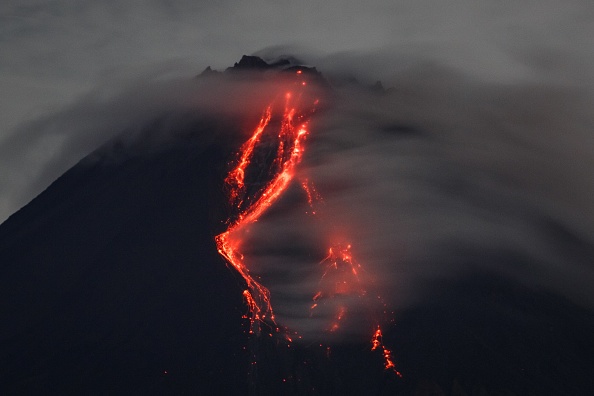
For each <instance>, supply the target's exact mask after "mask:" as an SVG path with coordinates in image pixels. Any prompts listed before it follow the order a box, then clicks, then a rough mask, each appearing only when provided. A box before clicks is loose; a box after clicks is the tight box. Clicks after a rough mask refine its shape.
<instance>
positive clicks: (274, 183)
mask: <svg viewBox="0 0 594 396" xmlns="http://www.w3.org/2000/svg"><path fill="white" fill-rule="evenodd" d="M301 74H302V73H301V70H299V71H298V72H297V75H299V76H300V75H301ZM300 82H302V81H298V82H297V84H298V85H301V84H299V83H300ZM301 96H302V95H301V92H297V94H295V93H294V92H292V91H289V92H286V93H285V95H284V97H285V103H284V108H283V109H282V110H280V111H279V109H278V108H279V106H278V105H277V103H275V102H276V101H273V103H271V104H270V105H268V106H267V107H266V109H265V110H264V112H263V114H262V117H261V119H260V122H259V124H258V126H257V127H256V128H255V129H254V131H253V133H252V135H251V137H250V138H249V139H248V140H247V141H246V142H245V143H244V144H243V145H242V146H241V148H240V150H239V156H238V159H237V161H236V164H235V166H234V167H233V169H232V170H231V171H230V172H229V174H228V175H227V177H226V178H225V184H226V186H227V190H228V194H229V202H230V205H231V207H232V210H233V211H235V212H234V213H235V216H236V217H235V218H234V220H233V218H230V219H229V220H228V223H229V227H228V229H227V230H226V231H225V232H223V233H222V234H219V235H217V236H216V237H215V241H216V244H217V249H218V252H219V254H221V255H222V256H223V257H224V258H225V259H226V260H227V262H228V263H229V264H231V265H232V266H233V267H234V268H235V269H236V270H237V271H238V272H239V274H240V275H241V276H242V277H243V279H244V280H245V282H246V286H247V289H245V290H244V291H243V296H244V299H245V302H246V304H247V307H248V313H247V314H246V315H245V317H246V318H248V319H250V321H251V324H252V325H251V327H250V333H252V332H257V331H259V322H263V321H269V322H271V323H272V324H274V325H275V327H276V323H275V321H274V311H273V310H272V305H271V303H270V292H269V291H268V289H266V288H265V287H264V286H262V285H261V284H260V283H259V282H257V281H256V280H255V279H254V278H253V277H252V276H251V275H250V272H249V269H248V268H247V267H246V265H245V263H244V257H243V255H242V254H241V253H240V247H241V243H242V236H241V231H242V230H244V229H245V228H246V227H247V226H249V225H250V224H252V223H254V222H256V221H257V220H258V218H259V217H260V216H261V215H262V213H264V211H266V209H268V208H269V207H270V206H271V205H272V204H273V203H274V201H276V199H277V198H278V197H279V196H280V195H281V194H282V193H283V191H284V190H285V189H286V188H287V186H288V185H289V183H290V181H291V180H292V178H293V176H294V173H295V166H296V165H297V164H298V163H299V161H300V160H301V157H302V155H303V141H304V140H305V138H306V136H307V134H308V125H307V117H308V116H309V114H310V113H311V112H312V111H313V105H310V106H303V104H302V103H300V99H301ZM300 107H305V108H307V107H309V111H304V110H302V108H300ZM277 113H280V114H277ZM278 118H280V120H278ZM273 119H274V120H275V123H273V122H272V121H273ZM278 123H280V125H279V126H278V129H274V128H273V125H271V124H275V126H276V124H278ZM264 137H266V142H263V140H264ZM273 148H275V150H276V152H275V153H274V160H273V161H272V163H271V164H266V165H267V166H268V167H269V168H270V175H269V180H267V181H266V183H265V185H264V186H262V187H261V188H259V189H257V191H255V192H254V191H250V192H248V188H247V186H246V183H247V182H246V173H247V172H248V171H249V170H250V167H262V166H263V164H261V163H258V161H259V160H260V159H259V157H257V154H258V153H261V152H262V150H264V151H266V150H268V151H270V150H272V149H273ZM253 182H254V184H255V183H256V182H258V183H259V182H261V180H256V181H253Z"/></svg>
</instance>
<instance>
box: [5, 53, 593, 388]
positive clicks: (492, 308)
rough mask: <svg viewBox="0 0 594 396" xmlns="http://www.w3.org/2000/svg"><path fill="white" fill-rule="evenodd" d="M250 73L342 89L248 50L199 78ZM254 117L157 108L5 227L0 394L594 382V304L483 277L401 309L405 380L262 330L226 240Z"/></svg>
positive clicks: (342, 350)
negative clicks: (236, 174)
mask: <svg viewBox="0 0 594 396" xmlns="http://www.w3.org/2000/svg"><path fill="white" fill-rule="evenodd" d="M296 67H297V69H296ZM245 70H249V71H254V70H257V72H258V73H271V72H272V73H284V72H287V71H289V72H294V71H295V70H303V71H304V72H306V73H311V75H312V76H314V77H312V78H314V79H317V81H318V82H317V83H318V84H321V85H323V86H324V89H329V88H328V86H327V85H326V84H327V83H325V82H322V81H323V80H322V77H321V76H320V75H319V73H318V72H317V71H315V69H310V68H305V67H302V66H298V65H297V66H296V65H295V63H294V61H293V60H285V61H277V62H274V63H271V64H268V63H266V62H264V61H263V60H262V59H259V58H256V57H244V58H243V59H242V60H241V61H240V62H239V63H237V64H236V65H235V66H234V67H233V68H231V69H229V70H227V71H226V72H224V73H221V74H218V72H213V71H211V70H210V69H208V70H207V72H206V73H204V74H205V76H204V77H203V78H221V79H241V78H243V77H242V73H243V72H244V71H245ZM257 116H259V114H256V115H255V117H257ZM244 121H245V120H240V119H238V118H233V117H221V116H218V115H216V114H205V113H198V114H194V113H191V112H187V111H183V112H179V113H175V114H173V113H172V114H164V115H159V116H156V117H155V119H154V120H152V121H150V122H147V124H146V125H145V127H144V128H143V130H142V132H141V133H139V134H138V135H137V136H135V137H134V138H132V139H131V138H129V137H126V136H124V135H123V136H121V137H118V138H116V139H114V140H113V141H110V142H108V143H107V144H105V145H104V146H103V147H101V148H98V149H97V150H96V151H95V152H93V153H91V154H90V155H89V156H87V157H86V158H84V159H82V160H81V161H80V162H79V163H78V164H77V165H76V166H74V167H73V168H71V169H70V170H68V171H67V172H66V173H65V174H63V175H62V176H61V177H60V178H58V179H57V180H56V181H55V182H54V183H52V184H51V186H49V187H48V188H47V189H46V190H45V191H44V192H43V193H41V194H40V195H39V196H37V197H36V198H35V199H33V200H32V201H31V202H30V203H29V204H28V205H26V206H25V207H23V208H22V209H21V210H19V211H18V212H17V213H15V214H14V215H12V216H11V217H10V218H9V219H8V220H7V221H5V222H4V223H3V224H2V225H1V226H0V393H2V394H6V395H12V394H14V395H21V394H27V395H32V394H39V395H41V394H43V395H47V394H60V395H65V394H122V395H124V394H125V395H129V394H172V395H177V394H186V395H188V394H224V395H231V394H248V393H251V394H322V395H323V394H335V395H342V394H380V395H388V394H397V395H401V394H402V395H408V394H415V395H442V394H447V395H475V394H476V395H478V394H480V395H483V394H492V395H495V394H502V395H503V394H505V395H511V394H516V395H521V394H522V395H523V394H534V395H543V394H551V395H553V394H556V395H557V394H576V395H577V394H584V395H585V394H592V393H593V392H594V382H593V379H592V373H594V359H592V357H593V356H594V338H593V337H592V334H594V316H593V315H592V313H591V312H589V311H587V310H585V309H583V308H579V307H577V306H575V305H573V304H572V303H570V302H569V301H566V300H564V299H563V298H560V297H558V296H554V295H549V294H546V293H544V292H537V291H534V290H532V289H531V288H530V287H527V286H524V285H520V284H517V283H513V282H511V281H509V280H504V279H501V278H498V277H495V276H491V275H488V274H484V273H476V274H473V275H469V277H468V278H465V279H463V280H458V281H455V282H454V281H452V282H451V283H450V284H446V285H443V288H442V289H440V290H436V291H435V292H434V293H433V294H431V295H428V296H426V297H425V298H424V299H423V300H422V301H419V302H418V304H417V305H416V306H415V307H414V308H410V309H408V310H404V311H402V312H398V313H397V318H396V322H395V324H393V325H392V327H391V328H389V329H386V330H385V332H384V333H385V335H384V342H385V343H386V344H387V345H388V346H389V347H390V348H392V349H393V351H394V353H395V356H396V360H397V364H398V367H399V370H400V371H401V372H402V374H403V378H398V377H397V376H395V375H394V374H393V373H391V372H387V371H384V369H383V367H382V365H381V356H378V355H377V354H373V353H371V351H369V346H368V345H363V344H358V343H346V342H345V343H337V344H336V345H332V353H329V352H328V349H327V347H326V345H323V346H319V345H311V344H300V343H298V342H295V343H294V344H293V345H291V346H290V348H288V347H287V343H286V342H284V341H282V342H281V341H279V340H278V339H277V336H274V337H272V336H271V337H268V334H264V333H262V334H260V335H259V336H256V335H250V334H249V333H250V331H249V330H250V323H249V320H248V319H246V312H247V310H248V306H247V305H246V301H245V298H244V296H243V295H242V292H243V290H244V289H245V287H246V286H245V280H244V279H243V278H242V277H241V276H240V275H239V274H238V273H237V271H235V269H234V268H232V267H231V266H229V265H228V263H226V262H225V260H224V259H223V258H222V257H221V255H220V254H219V253H218V252H217V245H216V243H215V236H216V235H219V234H220V233H222V232H223V231H224V230H225V228H226V225H225V221H226V219H228V218H229V217H230V216H231V217H232V214H231V215H230V213H229V211H230V210H231V209H230V208H229V205H228V202H227V197H226V195H225V185H224V181H225V178H226V176H227V173H228V171H229V163H230V162H231V161H232V159H233V156H234V155H235V153H236V151H237V150H238V148H239V147H240V146H241V144H242V143H243V140H242V138H240V137H241V136H244V135H242V129H243V128H244V127H245V124H246V123H245V122H244ZM261 177H268V175H267V174H265V173H264V176H261ZM503 259H506V260H521V258H519V257H511V256H510V257H504V258H503ZM254 351H257V355H258V356H259V359H258V360H257V361H256V362H255V363H256V364H257V365H258V370H257V371H256V372H254V369H253V368H250V366H253V365H254V362H253V361H251V359H252V356H253V355H254Z"/></svg>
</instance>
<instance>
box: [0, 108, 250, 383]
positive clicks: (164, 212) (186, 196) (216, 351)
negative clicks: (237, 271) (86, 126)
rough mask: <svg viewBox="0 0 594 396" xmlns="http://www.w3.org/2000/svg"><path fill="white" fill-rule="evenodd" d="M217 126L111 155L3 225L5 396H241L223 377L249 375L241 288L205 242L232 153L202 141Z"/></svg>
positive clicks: (111, 150) (112, 148)
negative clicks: (189, 395)
mask: <svg viewBox="0 0 594 396" xmlns="http://www.w3.org/2000/svg"><path fill="white" fill-rule="evenodd" d="M182 118H183V117H182ZM158 124H159V123H156V124H154V125H152V126H151V127H150V128H149V131H148V132H150V133H153V132H155V130H156V131H158V132H162V131H159V125H158ZM227 127H229V125H226V126H225V128H227ZM216 128H217V127H216V126H214V125H213V124H211V123H206V124H205V123H204V120H196V121H195V122H184V123H180V125H176V126H175V127H174V128H173V129H174V130H175V131H176V134H177V137H175V138H171V140H170V141H165V143H164V144H163V145H162V147H161V148H155V147H151V148H150V149H147V148H139V147H134V146H130V147H127V148H125V150H124V151H125V154H124V153H123V152H122V150H121V148H120V149H118V145H117V144H111V145H108V146H106V147H104V148H103V149H101V150H99V152H97V153H95V154H93V155H91V156H90V157H89V158H87V159H86V160H83V161H81V162H80V163H79V164H78V165H77V166H75V167H74V168H72V169H71V170H70V171H68V172H67V173H66V174H64V175H63V176H62V177H60V178H59V179H58V180H57V181H56V182H55V183H53V184H52V185H51V186H50V187H49V188H48V189H47V190H46V191H45V192H44V193H42V194H41V195H40V196H38V197H37V198H36V199H35V200H33V201H32V202H31V203H30V204H29V205H27V206H26V207H25V208H23V209H22V210H21V211H19V212H18V213H16V214H15V215H13V216H12V217H11V218H10V219H9V220H8V221H6V222H5V223H4V224H3V225H2V226H1V227H0V263H1V264H2V265H1V267H0V271H1V272H0V301H1V304H2V305H1V310H0V324H1V325H0V365H1V366H0V376H1V377H0V383H1V384H2V385H1V386H0V388H2V390H3V392H2V393H4V394H6V393H13V392H14V393H19V394H31V393H40V394H41V393H43V394H47V393H81V394H82V393H85V394H88V393H89V391H90V392H91V393H93V392H94V391H96V392H97V393H104V392H105V393H114V392H116V393H120V394H125V393H139V394H140V393H142V394H147V393H160V391H172V392H173V393H183V392H185V391H190V390H194V391H196V390H201V391H205V390H210V391H222V390H225V389H227V390H234V391H237V389H238V388H241V387H244V386H245V383H244V381H245V376H241V375H233V376H229V375H225V376H224V377H223V376H221V374H220V373H221V372H222V371H224V372H225V373H236V372H245V369H244V364H246V362H247V361H246V360H245V359H247V356H244V355H242V347H243V346H244V344H245V342H246V339H245V336H244V333H243V330H244V329H243V327H242V323H241V314H242V313H243V310H244V309H245V308H244V306H243V301H242V297H241V288H240V287H238V285H239V284H240V282H239V278H238V277H236V276H234V274H233V273H232V272H231V271H230V270H229V269H227V268H226V267H225V265H224V263H223V261H222V259H221V258H220V257H219V255H218V253H217V251H216V248H215V245H214V241H213V235H214V233H215V232H216V230H217V229H218V228H220V220H221V215H222V214H223V210H224V206H223V205H222V202H223V201H222V200H223V196H222V189H221V181H222V180H223V173H224V171H225V160H226V155H228V154H229V153H228V152H224V151H225V150H224V149H223V147H222V145H219V144H216V143H212V144H205V143H204V141H205V140H206V141H208V140H212V139H209V138H205V135H204V134H205V130H208V131H207V132H208V133H210V134H214V135H216V133H217V130H216ZM144 140H146V139H144ZM140 141H142V139H141V140H140ZM166 372H167V373H166ZM116 390H117V391H116Z"/></svg>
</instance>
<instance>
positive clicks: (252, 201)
mask: <svg viewBox="0 0 594 396" xmlns="http://www.w3.org/2000/svg"><path fill="white" fill-rule="evenodd" d="M294 77H295V81H294V83H293V84H292V87H291V89H290V90H289V91H286V92H284V95H279V97H281V96H282V97H283V98H284V101H283V103H279V102H280V101H281V100H279V99H275V100H272V101H271V103H270V104H269V105H268V106H267V107H266V108H265V109H264V111H263V113H262V116H261V118H260V121H259V123H258V125H257V126H256V127H255V128H254V130H253V132H252V133H251V136H250V138H249V139H248V140H247V141H246V142H245V143H244V144H243V145H242V146H241V148H240V149H239V152H238V155H237V159H236V160H235V162H234V163H233V166H232V169H231V170H230V171H229V173H228V175H227V177H226V178H225V186H226V190H227V193H228V199H229V204H230V207H231V216H230V217H229V219H228V220H227V224H228V228H227V230H226V231H225V232H223V233H221V234H219V235H217V236H216V237H215V241H216V244H217V249H218V252H219V254H221V256H223V257H224V258H225V260H226V261H227V262H228V263H229V264H230V265H231V266H232V267H233V268H234V269H235V270H236V271H237V272H238V273H239V274H240V275H241V276H242V277H243V279H244V281H245V284H246V289H245V290H244V291H243V298H244V300H245V303H246V305H247V310H248V311H247V312H246V314H245V315H244V318H246V319H249V321H250V330H249V332H250V334H254V333H255V334H260V332H261V325H262V324H266V325H267V326H269V327H270V328H273V329H274V330H276V331H277V332H279V327H278V326H277V325H276V322H275V317H274V311H273V309H272V305H271V300H270V292H269V291H268V289H267V288H266V287H264V286H263V285H262V284H260V283H259V282H258V281H256V280H255V279H254V278H253V277H252V276H251V275H250V271H249V269H248V268H247V266H246V264H245V262H244V256H243V255H242V254H241V244H242V242H243V240H244V232H245V231H246V230H247V229H248V227H249V226H250V225H251V224H253V223H254V222H256V221H258V219H259V218H260V216H261V215H262V214H263V213H264V212H265V211H266V210H267V209H268V208H269V207H270V206H271V205H272V204H273V203H274V202H275V201H276V200H277V199H278V197H279V196H280V195H281V194H282V193H283V192H284V191H285V190H286V188H287V187H288V185H289V183H290V182H291V181H292V179H293V177H294V175H295V167H296V166H297V164H298V163H299V162H300V161H301V158H302V155H303V150H304V147H303V144H304V141H305V139H306V137H307V135H308V133H309V130H308V117H309V116H310V115H311V113H313V111H314V110H315V106H316V105H317V104H318V100H317V99H316V100H312V103H308V102H307V100H304V99H303V98H304V97H306V96H305V95H304V90H305V89H307V88H306V86H307V84H306V81H305V76H304V74H303V72H302V70H297V71H296V73H295V76H294ZM254 175H256V176H254ZM301 186H302V187H303V189H304V191H305V193H306V197H307V202H308V204H309V206H310V207H311V214H313V215H315V214H316V210H315V209H314V203H315V202H318V201H321V197H320V194H318V192H317V191H316V189H315V188H314V186H313V184H312V183H310V181H308V180H307V179H305V180H303V181H302V182H301ZM351 248H352V246H351V244H350V243H338V244H334V245H332V246H331V247H330V248H329V249H328V255H327V256H326V257H325V258H324V259H323V260H322V261H321V262H320V264H321V265H322V266H323V267H324V271H323V274H322V276H321V279H320V282H319V284H318V286H319V290H318V291H317V292H316V293H315V295H314V296H313V304H312V305H311V311H312V312H313V311H314V309H316V308H318V307H319V305H320V304H326V303H327V302H330V301H332V304H333V305H332V307H333V308H335V312H334V315H333V319H332V322H331V323H330V324H329V325H328V327H327V328H326V329H327V331H329V332H331V333H334V332H337V331H339V330H340V328H341V324H342V323H343V322H344V320H345V317H346V316H347V315H348V314H349V305H348V302H349V300H348V299H347V298H346V297H353V296H355V297H359V298H362V297H364V296H366V295H367V291H366V290H365V289H364V288H363V282H362V281H361V278H360V277H361V276H362V274H363V269H362V267H361V265H360V264H359V263H358V262H357V261H355V259H354V258H353V254H352V251H351ZM378 300H379V301H380V302H381V298H380V297H379V296H378ZM384 306H385V304H384ZM318 309H319V308H318ZM283 334H284V335H285V339H286V340H287V341H288V342H291V338H290V337H289V335H288V332H284V333H283ZM295 334H296V333H295ZM270 335H271V334H270ZM298 338H301V337H300V336H298ZM371 344H372V347H371V350H372V351H373V350H380V351H381V352H382V354H383V359H384V363H385V364H384V366H385V369H386V370H392V371H393V372H394V373H396V374H397V375H398V376H401V374H400V372H398V371H397V370H396V366H395V364H394V361H393V358H392V352H391V351H390V350H389V349H388V348H386V347H385V346H384V344H383V340H382V332H381V329H380V327H379V326H377V329H376V330H375V332H374V334H373V336H372V339H371ZM327 354H328V356H329V354H330V347H328V348H327ZM255 363H256V362H255V361H254V362H252V364H255Z"/></svg>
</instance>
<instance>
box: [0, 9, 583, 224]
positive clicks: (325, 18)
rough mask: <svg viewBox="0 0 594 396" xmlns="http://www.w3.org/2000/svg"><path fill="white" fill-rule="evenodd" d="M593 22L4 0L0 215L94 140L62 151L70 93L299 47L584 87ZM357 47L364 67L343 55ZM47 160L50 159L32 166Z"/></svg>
mask: <svg viewBox="0 0 594 396" xmlns="http://www.w3.org/2000/svg"><path fill="white" fill-rule="evenodd" d="M479 4H480V5H479ZM593 21H594V6H593V5H592V3H591V1H590V0H570V1H563V2H561V1H523V2H517V1H485V2H476V1H470V0H456V1H449V2H445V1H437V0H414V1H412V0H411V1H391V0H390V1H367V2H361V1H324V2H322V1H300V2H295V1H269V2H268V1H261V0H260V1H219V2H210V1H209V2H205V1H159V0H153V1H127V2H120V1H103V2H80V1H75V0H47V1H42V0H19V1H13V0H8V1H3V2H2V3H1V4H0V54H2V55H1V56H0V154H1V155H2V157H0V162H1V164H0V165H1V166H2V169H1V170H0V221H1V220H3V219H5V218H6V217H7V216H8V215H10V214H11V213H12V212H14V211H15V210H17V209H18V208H19V207H21V206H22V205H24V204H26V202H28V201H29V200H30V199H31V198H32V197H33V196H34V195H35V194H37V193H38V192H39V191H40V189H42V188H43V187H45V186H46V185H47V184H48V183H49V182H51V180H52V179H53V178H55V177H56V176H58V175H59V174H60V173H61V172H63V171H64V170H65V169H67V167H68V166H71V165H72V164H73V163H74V162H75V161H76V160H77V159H78V158H80V156H83V155H84V154H86V153H87V152H88V151H89V150H92V148H93V145H95V144H98V143H99V142H101V140H102V137H101V136H97V135H98V134H99V135H100V134H101V133H102V132H100V131H99V130H98V129H93V128H86V129H87V132H86V136H87V137H89V136H92V138H89V139H88V142H87V143H86V144H82V143H81V144H78V145H75V146H76V147H77V148H76V149H72V150H70V151H68V152H66V153H64V150H61V151H60V148H61V147H63V146H64V144H65V142H66V141H68V139H70V138H71V137H72V136H73V135H74V134H77V133H82V132H80V131H74V130H72V131H60V133H59V136H60V138H56V137H55V136H56V130H58V129H64V128H66V129H69V128H71V129H75V128H76V127H79V128H80V126H81V125H88V124H89V122H84V121H82V120H81V119H80V118H81V117H78V116H80V114H79V113H76V111H75V110H74V109H75V108H78V109H79V110H80V109H81V101H83V102H84V100H86V101H87V102H86V103H90V102H93V103H95V105H94V106H95V107H97V103H98V102H101V99H102V98H105V97H109V96H110V95H112V94H113V93H114V92H116V91H118V90H119V89H121V87H123V86H130V85H134V84H135V83H137V82H138V81H153V80H155V79H158V78H164V77H171V76H178V77H180V76H181V77H188V76H191V75H193V74H195V73H196V72H199V71H201V70H202V69H203V68H204V67H206V66H207V65H211V66H213V67H214V68H224V67H226V66H229V65H231V64H232V63H233V62H235V61H237V60H238V59H239V58H240V56H241V55H242V54H249V53H254V52H256V51H258V50H261V49H263V48H267V47H271V46H298V47H300V48H302V49H301V50H300V51H303V48H306V49H307V50H306V53H308V54H310V59H314V60H317V61H318V62H319V64H320V65H319V66H320V67H322V68H323V67H324V65H325V66H326V67H328V68H329V67H335V68H336V67H341V66H344V65H341V61H342V60H343V59H347V58H341V57H344V56H347V57H348V59H349V62H351V64H349V65H347V68H350V69H352V70H354V71H357V70H359V71H360V70H361V69H366V71H367V72H368V74H370V75H372V76H371V77H370V78H375V77H377V78H382V79H389V78H391V77H393V76H394V75H395V74H396V73H398V72H399V71H400V70H402V69H403V68H406V67H410V65H411V64H415V62H419V61H432V62H439V63H440V64H444V65H448V66H451V67H454V68H458V69H460V70H463V71H464V73H467V74H468V75H473V76H478V77H479V78H481V79H483V80H485V81H497V82H500V83H503V84H505V83H517V82H518V81H524V82H525V81H543V80H544V81H549V82H550V81H554V82H555V83H558V84H562V85H564V86H568V85H569V86H571V85H579V86H591V84H592V72H591V70H592V69H593V67H592V66H593V65H594V60H593V59H594V52H593V51H591V48H594V27H593V24H594V22H593ZM369 52H371V53H373V58H374V59H375V61H371V60H368V59H366V58H365V57H364V56H362V57H359V58H357V57H356V56H355V57H353V56H351V55H353V54H361V53H363V54H366V53H369ZM327 54H334V56H331V57H327V56H326V55H327ZM370 59H371V58H370ZM83 97H84V98H86V99H82V98H83ZM77 106H78V107H77ZM91 107H92V106H91ZM85 110H89V107H88V106H87V107H85ZM104 110H105V109H104ZM104 110H103V111H104ZM75 113H76V114H77V117H78V118H77V117H74V114H75ZM58 115H60V116H58ZM66 115H69V116H66ZM95 116H97V114H95ZM122 117H124V116H123V115H122ZM73 118H77V119H78V123H76V122H75V123H73V122H72V119H73ZM116 118H117V117H116ZM124 118H125V117H124ZM66 119H70V121H68V122H66V121H65V120H66ZM116 121H117V120H115V121H114V123H113V124H112V125H111V127H112V128H117V127H119V126H121V125H122V123H119V124H118V122H116ZM48 124H52V125H53V127H52V128H48V127H47V125H48ZM123 124H125V122H124V123H123ZM83 129H85V128H83ZM33 130H35V132H33ZM48 130H49V131H48ZM51 131H54V132H53V133H52V132H51ZM103 133H106V134H107V135H109V133H115V131H113V132H103ZM85 139H86V138H81V137H80V136H79V140H81V141H83V142H84V141H86V140H85ZM56 156H58V157H60V156H64V157H65V159H62V160H61V161H60V158H56ZM50 160H53V161H54V162H56V161H57V162H60V163H61V165H60V166H57V167H56V168H55V169H53V168H52V170H51V171H50V172H48V171H47V170H46V171H45V172H44V167H45V166H46V164H47V162H48V161H50Z"/></svg>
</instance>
